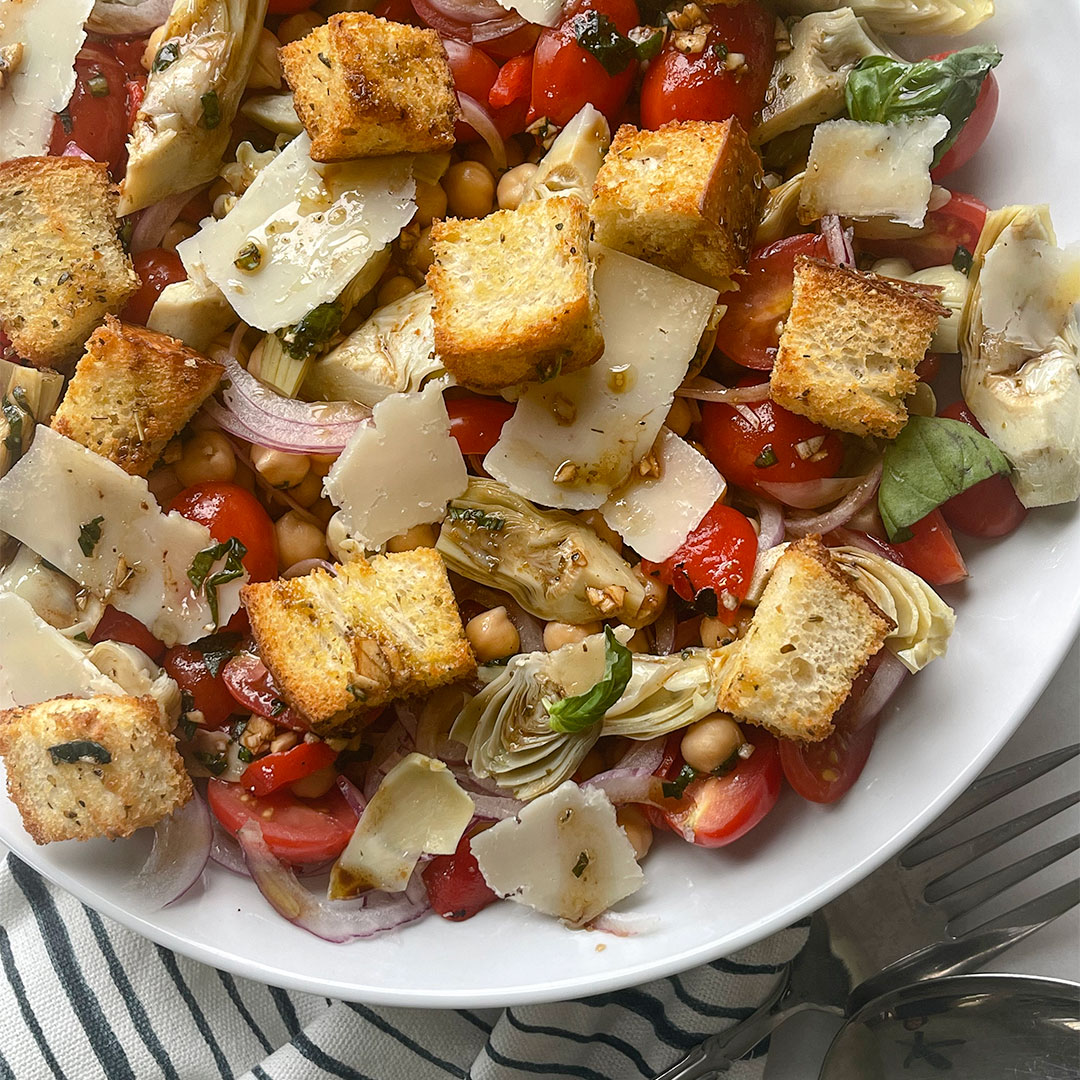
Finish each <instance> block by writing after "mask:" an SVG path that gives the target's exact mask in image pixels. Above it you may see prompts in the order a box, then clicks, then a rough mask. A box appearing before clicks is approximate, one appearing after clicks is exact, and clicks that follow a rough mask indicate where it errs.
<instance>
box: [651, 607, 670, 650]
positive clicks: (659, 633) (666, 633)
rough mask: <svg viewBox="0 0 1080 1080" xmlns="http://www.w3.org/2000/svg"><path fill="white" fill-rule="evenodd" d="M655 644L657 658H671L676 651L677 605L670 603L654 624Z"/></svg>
mask: <svg viewBox="0 0 1080 1080" xmlns="http://www.w3.org/2000/svg"><path fill="white" fill-rule="evenodd" d="M653 643H654V645H655V648H656V654H657V656H670V655H671V653H673V652H674V651H675V605H674V604H672V603H671V602H670V601H669V602H668V603H666V604H664V610H663V611H661V612H660V615H659V617H658V618H657V620H656V622H655V623H653Z"/></svg>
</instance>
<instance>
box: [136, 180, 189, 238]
mask: <svg viewBox="0 0 1080 1080" xmlns="http://www.w3.org/2000/svg"><path fill="white" fill-rule="evenodd" d="M205 186H206V185H205V184H202V185H200V186H199V187H194V188H191V190H190V191H181V192H178V193H177V194H176V195H166V196H165V198H164V199H162V200H161V202H156V203H154V204H153V205H152V206H148V207H147V208H146V209H145V210H140V211H139V212H138V214H136V215H135V227H134V228H133V229H132V230H131V254H132V255H138V254H139V252H140V251H148V250H149V249H150V248H156V247H161V241H162V240H163V239H164V238H165V234H166V233H167V232H168V231H169V226H170V225H172V224H173V222H175V221H176V219H177V218H178V217H179V216H180V211H181V210H183V209H184V207H185V206H187V204H188V203H189V202H191V200H192V198H193V197H194V196H195V195H197V194H198V193H199V192H200V191H202V189H203V188H204V187H205Z"/></svg>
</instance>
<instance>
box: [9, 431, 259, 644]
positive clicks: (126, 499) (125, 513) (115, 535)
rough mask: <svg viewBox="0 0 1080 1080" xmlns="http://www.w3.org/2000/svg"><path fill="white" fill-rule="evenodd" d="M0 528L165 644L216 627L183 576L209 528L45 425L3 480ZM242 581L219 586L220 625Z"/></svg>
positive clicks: (204, 544) (207, 541)
mask: <svg viewBox="0 0 1080 1080" xmlns="http://www.w3.org/2000/svg"><path fill="white" fill-rule="evenodd" d="M0 530H3V531H4V532H7V533H10V534H11V535H12V536H14V537H16V538H17V539H18V540H21V541H22V542H23V543H24V544H26V546H27V547H29V548H31V549H32V550H33V551H35V552H37V554H38V555H40V556H41V557H42V558H43V559H46V560H47V561H48V562H50V563H52V564H53V566H55V567H57V568H58V569H59V570H61V571H63V572H64V573H65V574H67V575H68V577H70V578H72V579H73V580H75V581H77V582H78V583H79V584H80V585H83V586H85V587H86V588H87V589H89V590H90V591H91V592H92V593H93V594H94V595H95V596H97V597H99V598H101V599H103V600H107V601H108V603H110V604H112V605H113V606H114V607H116V608H118V609H119V610H120V611H124V612H126V613H127V614H129V615H133V616H134V617H135V618H136V619H138V620H139V622H141V623H142V624H143V625H144V626H146V627H148V628H149V630H150V632H151V633H152V634H153V635H154V636H155V637H157V638H159V639H160V640H161V641H164V642H165V644H166V645H173V644H175V643H176V642H182V643H184V644H187V643H188V642H191V641H195V640H196V639H198V638H200V637H203V636H204V635H206V634H208V633H211V632H213V630H214V629H215V626H214V619H213V616H212V615H211V614H210V605H209V603H208V602H207V600H206V597H205V595H204V592H203V591H202V590H200V592H199V593H198V594H197V595H196V592H195V588H194V586H193V585H192V583H191V581H189V580H188V570H189V569H190V567H191V565H192V561H193V560H194V558H195V556H196V555H198V554H199V552H200V551H203V550H204V549H206V548H208V547H210V546H211V545H212V544H213V540H212V539H211V538H210V532H209V530H208V529H207V528H206V527H205V526H204V525H199V524H198V523H197V522H194V521H188V519H187V518H184V517H181V516H180V515H179V514H177V513H172V514H163V513H162V512H161V510H160V509H159V508H158V504H157V502H156V501H155V500H154V496H153V495H151V494H150V489H149V488H148V487H147V484H146V481H145V480H144V479H143V478H142V477H141V476H129V475H128V474H127V473H126V472H124V470H123V469H121V468H120V466H119V465H114V464H113V463H112V462H111V461H108V460H107V459H106V458H103V457H99V456H98V455H97V454H94V453H92V452H91V451H89V450H87V449H86V448H85V447H84V446H81V445H80V444H79V443H77V442H74V441H73V440H71V439H67V438H65V437H64V436H63V435H58V434H57V433H56V432H55V431H53V430H52V429H51V428H47V427H38V429H37V431H36V433H35V435H34V441H33V443H32V444H31V446H30V449H29V450H28V451H27V452H26V453H25V454H24V455H23V457H22V458H21V459H20V460H19V461H18V462H16V463H15V465H14V466H12V468H11V471H10V472H9V473H8V474H7V476H5V477H3V478H2V479H0ZM220 568H221V566H220V564H217V565H215V567H214V570H215V571H216V570H218V569H220ZM246 580H247V575H246V574H244V575H242V576H241V577H239V578H237V579H235V580H233V581H230V582H228V583H226V584H223V585H221V586H219V587H218V589H217V596H218V619H219V625H224V624H225V623H226V622H227V621H228V619H229V616H231V615H233V614H234V613H235V612H236V611H237V610H238V609H239V607H240V586H241V585H243V584H244V582H245V581H246Z"/></svg>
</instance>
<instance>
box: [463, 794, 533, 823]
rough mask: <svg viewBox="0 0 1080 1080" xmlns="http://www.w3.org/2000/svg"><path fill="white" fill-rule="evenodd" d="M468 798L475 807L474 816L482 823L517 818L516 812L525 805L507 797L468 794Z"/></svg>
mask: <svg viewBox="0 0 1080 1080" xmlns="http://www.w3.org/2000/svg"><path fill="white" fill-rule="evenodd" d="M469 798H470V799H472V801H473V805H474V806H475V807H476V815H475V816H476V817H478V818H481V819H483V820H484V821H502V820H503V819H504V818H511V817H517V814H518V811H519V810H520V809H521V808H522V807H523V806H524V805H525V804H524V803H523V802H521V801H520V800H519V799H512V798H511V797H510V796H509V795H478V794H477V793H476V792H470V793H469Z"/></svg>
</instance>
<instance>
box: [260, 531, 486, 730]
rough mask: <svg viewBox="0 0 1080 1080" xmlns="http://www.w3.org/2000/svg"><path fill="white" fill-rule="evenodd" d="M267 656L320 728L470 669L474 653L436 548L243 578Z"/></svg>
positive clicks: (357, 723) (288, 695) (359, 722)
mask: <svg viewBox="0 0 1080 1080" xmlns="http://www.w3.org/2000/svg"><path fill="white" fill-rule="evenodd" d="M241 595H242V596H243V600H244V604H245V606H246V607H247V612H248V616H249V617H250V619H251V629H252V632H253V633H254V635H255V640H256V642H257V643H258V646H259V655H260V656H261V657H262V660H263V663H265V664H266V666H267V667H268V668H269V669H270V672H271V673H272V674H273V676H274V679H275V680H276V681H277V684H278V686H279V687H280V688H281V692H282V694H283V695H284V697H285V700H286V701H288V703H289V704H290V705H291V706H292V707H293V708H294V709H296V710H297V711H298V712H300V713H301V714H302V715H303V716H304V717H305V718H306V720H307V721H308V723H309V724H310V726H311V730H312V731H314V732H316V733H317V734H319V735H337V734H350V733H352V732H354V731H356V730H358V729H359V728H360V727H362V726H363V723H364V721H365V719H366V713H367V711H368V710H369V709H372V708H375V707H377V706H379V705H383V704H385V703H386V702H388V701H392V700H393V699H395V698H401V697H407V696H409V695H410V694H421V693H427V692H428V691H429V690H434V689H435V688H436V687H438V686H442V685H443V684H444V683H449V682H453V681H454V680H456V679H461V678H465V677H467V676H469V675H471V674H473V672H474V671H475V670H476V660H475V659H474V657H473V654H472V650H471V649H470V648H469V643H468V641H467V640H466V638H465V630H464V627H463V626H462V624H461V616H460V615H459V614H458V609H457V601H456V600H455V599H454V594H453V592H452V591H451V589H450V581H449V579H448V578H447V575H446V567H445V566H444V564H443V561H442V558H441V556H440V555H439V553H438V552H437V551H435V549H434V548H417V549H415V550H413V551H405V552H401V553H399V554H394V555H379V556H376V557H375V558H374V559H372V560H371V562H370V563H368V562H366V561H364V560H363V559H357V560H355V561H351V562H349V563H346V564H345V565H344V566H339V567H338V568H337V576H336V577H335V576H334V575H332V574H329V573H327V572H326V571H325V570H313V571H312V572H311V573H310V574H307V575H305V576H304V577H297V578H291V579H287V580H280V581H267V582H262V583H259V584H256V585H246V586H244V589H243V592H242V594H241Z"/></svg>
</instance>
